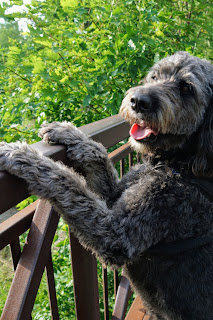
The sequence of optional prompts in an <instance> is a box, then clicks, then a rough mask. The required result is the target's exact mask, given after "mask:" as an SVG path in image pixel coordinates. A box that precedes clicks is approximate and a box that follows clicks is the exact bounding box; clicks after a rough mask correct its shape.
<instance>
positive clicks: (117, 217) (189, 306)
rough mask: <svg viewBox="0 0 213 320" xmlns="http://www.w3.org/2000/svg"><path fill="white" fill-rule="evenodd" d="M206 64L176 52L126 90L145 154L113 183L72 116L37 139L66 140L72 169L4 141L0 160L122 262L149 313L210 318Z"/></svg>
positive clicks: (94, 246) (96, 247)
mask: <svg viewBox="0 0 213 320" xmlns="http://www.w3.org/2000/svg"><path fill="white" fill-rule="evenodd" d="M212 88H213V68H212V65H211V64H210V62H208V61H206V60H201V59H198V58H196V57H192V56H190V55H189V54H187V53H186V52H178V53H176V54H174V55H173V56H170V57H167V58H165V59H163V60H161V61H159V62H158V63H157V64H155V65H154V67H153V68H152V69H151V70H150V72H149V73H148V75H147V77H146V78H145V80H144V82H143V85H139V86H137V87H134V88H131V89H129V90H128V91H127V94H126V96H125V98H124V100H123V103H122V106H121V114H122V115H123V116H124V117H125V118H126V120H127V121H129V122H130V123H131V124H132V128H131V131H130V135H131V139H130V143H131V146H132V147H133V148H134V149H135V150H137V151H138V152H141V153H142V154H143V155H144V158H143V160H144V162H143V164H142V165H138V166H136V167H134V168H133V169H132V170H131V171H130V172H129V173H128V174H127V175H125V176H124V178H123V179H122V180H121V181H119V179H118V176H117V173H116V171H115V169H114V168H113V165H112V163H111V162H110V160H109V159H108V156H107V152H106V150H105V148H104V147H103V146H102V145H101V144H98V143H97V142H94V141H92V140H91V139H90V138H88V137H87V136H86V135H85V134H83V133H82V132H81V131H80V130H78V129H77V128H75V127H74V126H73V125H72V124H70V123H66V122H65V123H57V122H55V123H52V124H45V125H44V126H43V127H42V128H41V130H40V133H39V134H40V137H42V138H43V140H44V141H46V142H49V141H51V142H55V143H62V144H65V145H66V146H67V157H68V158H69V159H70V160H75V161H77V162H78V166H79V168H78V169H79V172H80V173H77V172H76V171H75V170H74V169H72V168H68V167H66V166H65V165H63V164H62V163H59V162H54V161H53V160H51V159H48V158H46V157H45V156H43V155H42V154H40V153H38V152H37V151H35V150H34V149H33V148H32V147H30V146H28V145H27V144H21V143H11V144H6V143H1V144H0V167H1V169H2V170H7V171H8V172H10V173H11V174H14V175H16V176H19V177H21V178H23V179H24V180H26V182H27V184H28V188H29V191H30V192H31V193H33V194H36V195H38V196H40V197H42V198H46V199H48V200H49V201H50V202H51V203H52V205H53V206H54V207H55V208H56V209H57V211H58V212H59V213H60V214H61V215H62V216H63V217H64V219H65V220H66V221H67V223H68V224H69V225H70V226H71V227H72V230H73V232H74V233H75V235H76V236H77V237H78V238H79V240H80V242H81V243H82V244H83V245H84V246H85V247H86V248H88V249H91V250H92V251H93V252H95V253H96V255H98V256H99V257H100V258H101V260H102V261H104V262H105V263H109V264H110V265H112V266H115V267H120V266H122V267H124V269H125V272H126V274H127V275H128V276H129V278H130V280H131V282H132V285H133V287H134V289H135V290H136V291H137V292H138V293H139V295H140V296H141V298H142V299H143V301H144V302H145V304H146V305H147V307H148V308H149V310H150V312H151V313H152V314H154V315H155V316H156V319H174V320H180V319H184V320H185V319H193V320H195V319H199V320H200V319H203V320H204V319H205V320H210V319H212V316H213V245H212V240H213V236H212V230H213V194H212V190H213V185H212V179H213V165H212V163H213V138H212V137H213V133H212V130H213V104H212V101H213V99H212V90H213V89H212Z"/></svg>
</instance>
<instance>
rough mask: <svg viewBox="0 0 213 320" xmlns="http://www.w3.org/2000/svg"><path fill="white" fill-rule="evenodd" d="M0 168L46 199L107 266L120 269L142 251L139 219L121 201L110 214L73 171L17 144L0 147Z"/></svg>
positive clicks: (24, 145)
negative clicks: (21, 180)
mask: <svg viewBox="0 0 213 320" xmlns="http://www.w3.org/2000/svg"><path fill="white" fill-rule="evenodd" d="M0 168H1V169H2V170H7V171H8V172H9V173H11V174H14V175H16V176H18V177H20V178H23V179H24V180H25V181H26V182H27V183H28V186H29V191H30V192H31V193H33V194H36V195H38V196H40V197H42V198H46V199H48V200H49V201H50V202H51V203H52V204H53V206H54V207H55V208H56V209H57V211H58V212H59V213H61V214H62V216H63V217H64V218H65V220H66V221H67V223H68V224H69V225H70V226H71V228H72V230H73V231H74V233H75V234H76V236H77V237H78V238H79V240H80V241H81V243H82V244H83V245H84V246H85V247H87V248H90V249H92V250H93V251H94V252H96V253H98V255H99V256H100V257H102V259H103V260H104V261H105V262H106V263H108V262H109V263H110V264H113V265H117V266H121V265H123V264H125V263H126V262H127V261H129V260H131V259H132V258H133V257H135V256H137V254H139V252H141V250H143V248H144V245H145V243H146V241H145V242H144V239H143V232H142V231H141V221H140V215H135V216H131V214H130V215H129V213H128V210H126V209H125V206H126V204H125V200H124V201H123V200H122V199H121V201H120V202H119V201H117V203H116V204H115V206H114V207H113V210H112V209H111V210H110V209H109V208H108V207H107V205H106V202H105V201H104V200H101V199H100V198H99V197H98V196H97V195H96V194H95V193H93V192H92V191H91V190H89V188H88V187H87V184H86V181H85V179H84V178H83V177H81V176H80V175H79V174H78V173H76V172H75V171H74V170H73V169H69V168H67V167H66V166H64V165H63V164H61V163H58V162H54V161H53V160H51V159H48V158H46V157H44V156H42V155H41V154H39V153H38V152H37V151H36V150H34V149H33V148H32V147H30V146H28V145H26V144H20V143H11V144H6V143H1V144H0ZM127 204H128V202H127ZM135 219H136V220H137V221H134V220H135ZM132 224H133V225H132ZM133 226H134V228H133ZM146 233H147V235H148V236H149V232H146Z"/></svg>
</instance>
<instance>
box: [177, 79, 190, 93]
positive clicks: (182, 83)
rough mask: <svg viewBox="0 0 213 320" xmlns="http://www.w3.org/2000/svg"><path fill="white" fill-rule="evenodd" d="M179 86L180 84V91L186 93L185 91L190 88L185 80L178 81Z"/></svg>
mask: <svg viewBox="0 0 213 320" xmlns="http://www.w3.org/2000/svg"><path fill="white" fill-rule="evenodd" d="M179 86H180V91H181V92H182V93H187V92H189V91H190V89H191V86H190V84H189V83H187V82H185V81H180V83H179Z"/></svg>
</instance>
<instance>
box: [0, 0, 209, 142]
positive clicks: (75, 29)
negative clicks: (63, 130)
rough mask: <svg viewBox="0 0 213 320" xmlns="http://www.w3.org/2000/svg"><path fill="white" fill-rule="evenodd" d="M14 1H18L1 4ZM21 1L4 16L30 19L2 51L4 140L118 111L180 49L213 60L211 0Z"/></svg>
mask: <svg viewBox="0 0 213 320" xmlns="http://www.w3.org/2000/svg"><path fill="white" fill-rule="evenodd" d="M14 4H15V5H22V4H23V2H22V1H21V0H14V1H10V5H7V4H6V3H5V4H4V7H3V8H2V9H1V10H2V11H3V9H4V8H5V9H8V6H9V7H11V6H12V5H14ZM26 7H27V11H26V10H25V11H23V12H16V13H13V14H10V15H6V14H4V15H5V17H7V19H9V21H12V22H11V23H13V19H15V18H19V19H21V18H27V19H28V20H27V21H28V28H29V30H28V31H27V32H25V33H24V34H22V35H20V34H19V36H17V38H14V37H13V38H12V37H10V38H8V40H7V41H5V45H6V47H7V48H6V50H5V47H4V48H3V47H1V49H0V53H1V56H0V59H1V66H0V69H1V70H0V71H1V72H2V77H0V103H1V110H0V118H1V120H0V137H1V138H2V139H6V140H7V141H12V140H17V139H26V140H27V141H34V140H36V139H37V136H36V132H37V128H38V127H39V126H40V124H41V123H42V122H43V121H44V120H47V121H53V120H59V121H62V120H72V121H73V122H74V123H75V124H76V125H83V124H85V123H89V122H92V121H95V120H98V119H100V118H103V117H106V116H109V115H112V114H115V113H117V112H118V110H119V106H120V104H121V101H122V98H123V96H124V93H125V91H126V90H127V89H128V88H129V87H130V86H132V85H135V84H137V83H138V81H139V80H140V79H141V78H142V77H143V76H144V75H145V74H146V72H147V70H148V69H149V68H150V66H151V65H152V64H153V62H155V61H157V60H158V59H160V58H162V57H164V56H165V55H168V54H172V53H173V52H175V51H177V50H187V51H189V52H191V53H193V54H196V55H198V56H201V57H206V58H209V59H211V58H212V48H211V42H212V20H211V16H212V11H213V10H212V6H211V5H210V1H209V0H191V1H189V2H185V1H169V0H163V1H150V0H144V1H141V0H137V1H133V0H126V1H121V0H117V1H109V0H93V1H87V0H81V1H67V0H61V1H59V0H47V1H36V0H33V1H32V2H31V4H29V5H26ZM2 28H3V29H4V28H5V26H2ZM11 28H12V26H11ZM20 37H21V38H20ZM0 41H1V37H0ZM2 41H3V40H2ZM204 49H205V50H204Z"/></svg>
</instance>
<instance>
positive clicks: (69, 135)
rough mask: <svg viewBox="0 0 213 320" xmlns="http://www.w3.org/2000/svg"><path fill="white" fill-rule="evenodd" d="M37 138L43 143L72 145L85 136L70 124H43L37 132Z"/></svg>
mask: <svg viewBox="0 0 213 320" xmlns="http://www.w3.org/2000/svg"><path fill="white" fill-rule="evenodd" d="M38 136H39V137H40V138H42V139H43V141H45V142H54V143H60V144H65V145H69V144H73V143H75V142H76V141H78V140H79V139H80V140H82V139H85V137H86V136H85V135H84V134H83V133H82V132H81V131H80V130H79V129H77V128H76V127H75V126H74V125H73V124H72V123H70V122H52V123H45V124H43V125H42V127H41V129H40V130H39V133H38Z"/></svg>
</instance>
